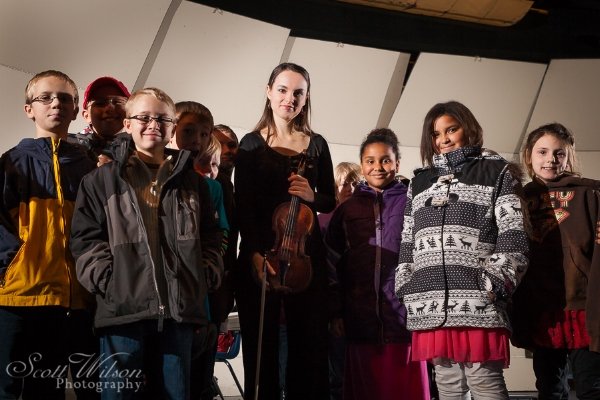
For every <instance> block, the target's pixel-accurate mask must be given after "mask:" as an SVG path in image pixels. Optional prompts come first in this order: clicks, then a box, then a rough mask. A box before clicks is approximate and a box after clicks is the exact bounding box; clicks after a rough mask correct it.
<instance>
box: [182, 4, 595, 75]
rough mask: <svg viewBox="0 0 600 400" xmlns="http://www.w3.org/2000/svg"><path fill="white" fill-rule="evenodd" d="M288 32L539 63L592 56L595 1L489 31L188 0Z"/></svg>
mask: <svg viewBox="0 0 600 400" xmlns="http://www.w3.org/2000/svg"><path fill="white" fill-rule="evenodd" d="M193 1H194V2H196V3H199V4H204V5H207V6H211V7H215V8H219V9H222V10H225V11H229V12H232V13H235V14H239V15H243V16H246V17H250V18H254V19H257V20H261V21H265V22H269V23H272V24H276V25H279V26H283V27H286V28H289V29H290V30H291V32H290V35H291V36H296V37H303V38H310V39H318V40H325V41H333V42H342V43H346V44H353V45H359V46H367V47H375V48H380V49H386V50H394V51H401V52H405V53H411V54H413V56H417V55H418V53H420V52H430V53H445V54H455V55H465V56H479V57H486V58H499V59H506V60H519V61H529V62H543V63H547V62H549V61H550V60H551V59H558V58H600V1H599V0H540V1H535V3H534V5H533V7H532V10H531V11H529V12H528V13H527V15H526V16H525V17H524V18H523V19H522V20H521V21H519V22H517V23H516V24H515V25H513V26H510V27H493V26H488V25H481V24H475V23H467V22H460V21H454V20H447V19H442V18H435V17H426V16H419V15H412V14H407V13H403V12H399V11H388V10H384V9H380V8H373V7H367V6H358V5H353V4H348V3H342V2H338V1H335V0H259V1H251V0H193Z"/></svg>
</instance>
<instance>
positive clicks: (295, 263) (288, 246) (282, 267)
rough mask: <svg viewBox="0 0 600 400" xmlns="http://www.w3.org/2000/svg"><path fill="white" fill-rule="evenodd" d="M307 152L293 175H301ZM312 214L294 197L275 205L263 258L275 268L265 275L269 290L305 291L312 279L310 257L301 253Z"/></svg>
mask: <svg viewBox="0 0 600 400" xmlns="http://www.w3.org/2000/svg"><path fill="white" fill-rule="evenodd" d="M306 159H307V154H306V150H304V151H303V152H302V153H301V155H300V161H299V163H298V171H297V175H300V176H303V174H304V171H305V169H306ZM314 219H315V217H314V214H313V212H312V210H311V209H310V207H309V206H307V205H306V204H303V203H300V199H299V197H298V196H292V198H291V200H290V201H287V202H284V203H282V204H280V205H279V206H277V208H276V209H275V211H274V212H273V219H272V224H273V225H272V226H273V231H274V232H275V234H276V237H275V245H274V247H273V248H272V249H271V250H270V251H268V252H267V257H266V258H267V261H268V262H269V264H270V265H271V267H272V268H273V269H274V270H275V273H276V274H275V275H269V276H268V280H269V285H270V287H271V289H272V290H275V291H279V292H283V293H298V292H302V291H303V290H305V289H306V288H307V287H308V285H309V284H310V281H311V279H312V265H311V262H310V257H309V256H307V255H306V254H305V253H304V247H305V243H306V238H307V236H308V235H309V234H310V232H311V231H312V228H313V225H314Z"/></svg>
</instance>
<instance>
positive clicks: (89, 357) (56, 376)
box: [0, 306, 100, 400]
mask: <svg viewBox="0 0 600 400" xmlns="http://www.w3.org/2000/svg"><path fill="white" fill-rule="evenodd" d="M97 356H98V341H97V340H96V339H95V337H94V335H93V330H92V317H91V315H90V314H89V313H88V312H87V311H83V310H77V311H69V310H67V309H66V308H63V307H51V306H47V307H0V366H2V368H0V399H2V400H4V399H18V398H19V396H21V397H22V399H23V400H28V399H35V400H37V399H50V400H52V399H64V397H65V387H66V386H67V382H66V378H67V373H68V369H69V367H70V368H71V375H72V377H73V384H72V387H73V388H74V389H75V392H76V393H77V398H78V399H98V398H100V395H99V393H98V392H97V391H96V385H97V382H98V374H97V371H95V370H93V369H92V368H90V364H91V361H93V360H94V359H95V358H96V357H97Z"/></svg>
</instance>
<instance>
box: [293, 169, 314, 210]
mask: <svg viewBox="0 0 600 400" xmlns="http://www.w3.org/2000/svg"><path fill="white" fill-rule="evenodd" d="M288 181H289V182H290V188H289V189H288V193H289V194H291V195H292V196H298V197H300V198H301V199H302V200H304V201H306V202H309V203H313V202H314V201H315V192H314V191H313V190H312V188H311V187H310V185H309V184H308V180H307V179H306V178H305V177H303V176H300V175H296V174H292V175H291V176H290V177H289V178H288Z"/></svg>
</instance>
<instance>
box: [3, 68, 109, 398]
mask: <svg viewBox="0 0 600 400" xmlns="http://www.w3.org/2000/svg"><path fill="white" fill-rule="evenodd" d="M77 103H78V94H77V87H76V85H75V83H74V82H73V81H72V80H71V79H70V78H69V77H68V76H67V75H65V74H64V73H62V72H59V71H53V70H49V71H44V72H41V73H39V74H37V75H35V76H34V77H33V78H32V79H31V80H30V81H29V83H28V84H27V86H26V89H25V107H24V109H25V113H26V115H27V117H28V118H29V119H31V120H32V121H33V122H34V123H35V138H31V139H23V140H22V141H21V142H20V143H19V144H18V145H17V146H16V147H14V148H12V149H10V150H8V151H7V152H6V153H4V154H3V155H2V157H0V188H1V190H2V192H1V193H2V195H0V327H1V329H0V343H1V345H0V398H2V399H7V398H10V399H17V398H19V396H22V398H23V399H61V398H62V399H64V389H65V381H66V378H67V368H68V366H69V358H70V356H71V357H75V358H71V361H74V362H77V360H76V358H77V357H79V361H82V362H83V361H84V358H85V357H88V356H89V357H90V358H92V357H94V356H95V354H94V353H95V349H94V344H97V342H96V341H95V340H94V339H93V335H92V325H91V313H89V312H88V311H87V310H86V309H89V308H91V303H92V302H93V299H92V298H91V297H90V296H89V294H88V293H87V292H86V291H85V290H84V289H83V288H82V287H81V286H80V285H79V282H78V281H77V279H76V276H75V266H74V263H73V259H72V256H71V253H70V252H69V248H68V238H69V231H70V227H71V218H72V215H73V205H74V203H75V197H76V194H77V187H78V186H79V182H80V181H81V179H82V177H83V176H84V175H85V174H86V173H88V172H89V171H91V170H92V169H93V168H94V163H93V162H92V161H91V160H90V159H89V158H88V157H87V155H86V154H85V152H84V151H83V149H81V147H79V146H76V145H72V144H70V143H67V142H66V140H65V139H66V138H67V132H68V128H69V125H70V123H71V121H72V120H74V119H75V118H76V117H77V109H78V107H77ZM81 365H82V364H81V363H80V364H79V366H78V367H77V368H76V369H72V370H71V374H72V375H73V376H74V378H76V379H79V378H81V379H82V380H88V382H86V383H87V384H89V385H93V384H95V380H94V377H93V374H90V375H88V372H86V371H82V373H81V374H80V373H79V368H81ZM78 386H79V388H81V386H80V385H78ZM91 392H92V393H91V398H93V397H94V395H95V396H97V394H95V391H93V390H92V391H91ZM87 394H88V395H89V394H90V393H87ZM84 395H85V393H81V395H79V393H78V398H85V396H84ZM88 398H90V397H88Z"/></svg>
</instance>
